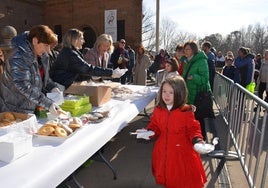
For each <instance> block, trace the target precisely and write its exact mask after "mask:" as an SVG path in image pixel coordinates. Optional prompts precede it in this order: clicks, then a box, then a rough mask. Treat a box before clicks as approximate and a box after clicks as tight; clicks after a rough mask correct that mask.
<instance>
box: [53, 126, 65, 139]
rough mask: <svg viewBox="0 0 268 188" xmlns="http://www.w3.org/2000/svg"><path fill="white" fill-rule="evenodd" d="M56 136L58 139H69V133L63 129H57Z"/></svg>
mask: <svg viewBox="0 0 268 188" xmlns="http://www.w3.org/2000/svg"><path fill="white" fill-rule="evenodd" d="M55 134H56V135H57V136H58V137H67V132H66V131H65V130H64V129H63V128H61V127H56V129H55Z"/></svg>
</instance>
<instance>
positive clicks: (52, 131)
mask: <svg viewBox="0 0 268 188" xmlns="http://www.w3.org/2000/svg"><path fill="white" fill-rule="evenodd" d="M82 127H83V123H82V121H81V119H80V118H79V117H72V118H69V119H55V120H50V121H47V122H46V123H44V124H43V125H42V126H41V127H40V128H39V129H38V130H37V133H36V134H35V136H37V137H40V138H45V139H47V140H65V139H67V138H69V137H71V136H72V135H73V134H74V133H75V132H76V131H77V130H79V129H81V128H82Z"/></svg>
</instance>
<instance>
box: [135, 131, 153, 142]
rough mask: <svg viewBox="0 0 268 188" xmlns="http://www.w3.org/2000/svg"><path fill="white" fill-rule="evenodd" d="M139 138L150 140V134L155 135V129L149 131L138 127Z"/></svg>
mask: <svg viewBox="0 0 268 188" xmlns="http://www.w3.org/2000/svg"><path fill="white" fill-rule="evenodd" d="M136 132H137V137H136V138H137V139H139V138H142V139H145V140H150V136H153V135H154V134H155V133H154V131H151V130H149V131H147V130H146V129H138V130H137V131H136Z"/></svg>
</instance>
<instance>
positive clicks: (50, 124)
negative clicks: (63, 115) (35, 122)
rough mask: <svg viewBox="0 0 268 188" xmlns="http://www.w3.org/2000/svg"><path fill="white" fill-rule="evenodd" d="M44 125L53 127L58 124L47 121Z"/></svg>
mask: <svg viewBox="0 0 268 188" xmlns="http://www.w3.org/2000/svg"><path fill="white" fill-rule="evenodd" d="M44 126H48V127H53V128H54V129H55V128H56V127H57V126H58V125H57V122H47V123H45V125H44Z"/></svg>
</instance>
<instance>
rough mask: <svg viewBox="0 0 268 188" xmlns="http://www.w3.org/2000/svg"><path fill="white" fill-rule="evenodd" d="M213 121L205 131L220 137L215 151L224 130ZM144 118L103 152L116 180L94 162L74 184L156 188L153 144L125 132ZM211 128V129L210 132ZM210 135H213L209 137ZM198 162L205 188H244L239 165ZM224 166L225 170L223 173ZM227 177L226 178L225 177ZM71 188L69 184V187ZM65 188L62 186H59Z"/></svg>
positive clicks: (81, 171) (89, 187)
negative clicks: (114, 173)
mask: <svg viewBox="0 0 268 188" xmlns="http://www.w3.org/2000/svg"><path fill="white" fill-rule="evenodd" d="M153 106H154V103H151V104H150V105H148V107H147V110H148V112H151V111H152V108H153ZM216 115H217V117H216V119H215V121H214V125H212V130H208V138H210V139H211V138H212V137H213V135H217V136H219V137H220V141H221V142H220V144H219V147H218V148H217V149H221V148H225V144H226V141H225V140H226V135H227V130H226V129H225V125H224V123H223V120H222V119H221V117H220V116H219V115H218V114H217V113H216ZM147 124H148V118H147V117H143V116H137V117H136V118H135V119H134V120H133V121H132V122H131V123H130V124H129V126H127V127H126V128H124V129H123V130H122V131H121V132H120V133H118V134H117V135H116V136H115V137H114V138H113V139H112V140H111V142H109V144H108V145H107V146H106V147H105V148H104V155H105V157H106V158H107V159H108V160H109V161H110V162H111V164H112V165H113V167H114V168H115V169H116V172H117V179H116V180H114V179H113V174H112V171H111V170H110V169H109V168H108V167H107V166H106V165H105V163H103V162H97V161H94V162H93V163H92V164H90V165H89V167H86V168H85V167H83V168H81V169H79V171H78V172H77V174H76V177H77V180H78V181H79V182H80V183H81V185H83V186H84V187H85V188H158V187H161V186H157V185H156V184H155V182H154V177H153V176H152V172H151V152H152V148H153V142H144V141H138V140H136V138H135V136H130V135H129V132H131V131H135V130H136V129H138V128H142V127H145V126H146V125H147ZM213 127H215V129H213ZM211 132H214V133H213V134H212V133H211ZM202 161H203V164H204V168H205V171H206V174H207V178H208V182H207V184H206V187H208V188H214V187H215V188H220V187H221V188H229V187H234V188H240V187H241V188H242V187H243V188H245V187H248V186H247V184H246V179H245V177H244V175H243V172H242V169H241V166H240V162H239V161H235V160H231V161H227V162H225V161H224V160H221V159H215V158H211V157H209V156H207V155H203V156H202ZM226 166H227V169H226ZM229 174H230V176H229ZM70 185H71V186H72V187H75V186H74V184H73V183H70ZM59 187H66V186H63V185H61V186H59Z"/></svg>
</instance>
